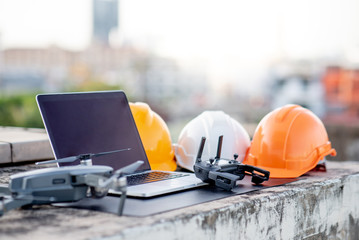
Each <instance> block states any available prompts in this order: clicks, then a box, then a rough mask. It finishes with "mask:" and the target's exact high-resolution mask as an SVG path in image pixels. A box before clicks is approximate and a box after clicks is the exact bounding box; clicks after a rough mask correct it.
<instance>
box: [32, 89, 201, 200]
mask: <svg viewBox="0 0 359 240" xmlns="http://www.w3.org/2000/svg"><path fill="white" fill-rule="evenodd" d="M36 100H37V103H38V107H39V110H40V113H41V116H42V120H43V122H44V125H45V128H46V131H47V134H48V136H49V139H50V143H51V147H52V150H53V152H54V155H55V158H56V159H59V158H64V157H69V156H77V155H79V154H85V153H100V152H107V151H114V150H119V149H126V148H130V150H128V151H121V152H116V153H113V154H108V155H104V156H100V157H97V158H94V159H92V161H93V164H94V165H107V166H110V167H112V168H113V169H114V170H117V169H119V168H122V167H124V166H127V165H129V164H131V163H134V162H136V161H137V160H142V161H144V164H143V165H142V166H141V167H140V168H139V169H138V170H137V171H136V172H135V173H134V174H131V175H129V176H127V180H128V184H129V186H128V189H127V195H128V196H133V197H144V198H146V197H153V196H157V195H162V194H166V193H171V192H176V191H181V190H185V189H190V188H195V187H199V186H203V185H206V184H205V183H203V182H202V181H201V180H200V179H198V178H197V177H196V176H195V175H194V174H193V173H181V172H165V171H154V170H151V166H150V164H149V161H148V159H147V156H146V152H145V150H144V147H143V144H142V142H141V138H140V135H139V133H138V130H137V127H136V124H135V121H134V119H133V116H132V113H131V110H130V107H129V104H128V100H127V98H126V95H125V93H124V92H123V91H120V90H119V91H101V92H82V93H56V94H39V95H37V96H36ZM78 164H80V162H79V161H75V162H73V163H61V164H60V165H59V166H67V165H78ZM149 175H150V176H149ZM153 175H156V176H158V175H160V176H161V178H160V179H157V180H155V181H154V180H153V179H152V178H153ZM149 178H151V181H153V182H148V179H149ZM136 179H140V180H136ZM141 179H142V180H141ZM143 179H144V180H143ZM146 179H147V181H146ZM110 193H112V194H120V193H116V192H115V191H110Z"/></svg>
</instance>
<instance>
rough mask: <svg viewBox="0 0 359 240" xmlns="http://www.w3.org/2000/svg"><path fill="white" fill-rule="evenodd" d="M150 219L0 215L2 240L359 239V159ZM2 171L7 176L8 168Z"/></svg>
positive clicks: (57, 212) (66, 213) (44, 210)
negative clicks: (24, 239)
mask: <svg viewBox="0 0 359 240" xmlns="http://www.w3.org/2000/svg"><path fill="white" fill-rule="evenodd" d="M328 165H329V170H328V173H327V174H321V173H318V174H316V175H313V176H304V177H301V179H300V180H299V181H297V182H293V183H289V184H287V185H284V186H280V187H273V188H267V189H263V190H260V191H256V192H252V193H248V194H244V195H237V196H233V197H229V198H225V199H221V200H218V201H213V202H208V203H204V204H199V205H195V206H191V207H187V208H183V209H179V210H174V211H171V212H166V213H162V214H157V215H153V216H149V217H143V218H137V217H118V216H116V215H113V214H108V213H101V212H95V211H88V210H78V209H71V208H56V207H52V206H36V207H34V208H33V209H31V210H14V211H11V212H8V213H7V214H6V215H4V216H3V217H2V218H0V239H18V238H27V239H35V238H36V239H131V240H132V239H145V240H146V239H156V240H157V239H158V240H160V239H359V204H358V203H357V202H358V198H359V163H357V162H342V163H338V162H330V163H328ZM25 169H26V168H25V167H22V168H21V169H20V170H19V168H15V167H12V168H7V169H0V170H2V172H1V175H0V176H1V177H0V180H2V182H3V181H6V180H7V179H8V176H9V175H10V174H11V172H13V171H23V170H25Z"/></svg>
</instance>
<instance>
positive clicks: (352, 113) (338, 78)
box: [322, 66, 359, 123]
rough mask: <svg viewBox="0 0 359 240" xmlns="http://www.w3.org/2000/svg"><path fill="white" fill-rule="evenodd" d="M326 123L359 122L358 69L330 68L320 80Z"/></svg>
mask: <svg viewBox="0 0 359 240" xmlns="http://www.w3.org/2000/svg"><path fill="white" fill-rule="evenodd" d="M322 84H323V86H324V89H325V100H326V103H327V114H326V118H327V120H328V121H334V122H342V123H350V122H357V121H358V120H359V69H355V68H353V69H349V68H343V67H339V66H330V67H328V68H327V69H326V71H325V74H324V76H323V78H322Z"/></svg>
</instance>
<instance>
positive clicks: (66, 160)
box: [35, 148, 131, 165]
mask: <svg viewBox="0 0 359 240" xmlns="http://www.w3.org/2000/svg"><path fill="white" fill-rule="evenodd" d="M128 150H131V148H124V149H120V150H115V151H110V152H101V153H86V154H80V155H78V156H71V157H65V158H60V159H56V160H50V161H43V162H37V163H35V164H36V165H41V164H47V163H69V162H74V161H76V160H88V159H91V158H94V157H100V156H103V155H107V154H112V153H116V152H122V151H128Z"/></svg>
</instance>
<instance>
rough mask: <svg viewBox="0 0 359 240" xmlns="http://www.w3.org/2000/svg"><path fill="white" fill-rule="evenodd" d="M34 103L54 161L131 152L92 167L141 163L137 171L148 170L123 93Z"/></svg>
mask: <svg viewBox="0 0 359 240" xmlns="http://www.w3.org/2000/svg"><path fill="white" fill-rule="evenodd" d="M37 102H38V105H39V108H40V112H41V115H42V118H43V121H44V124H45V127H46V130H47V133H48V135H49V138H50V142H51V145H52V148H53V151H54V154H55V157H56V158H57V159H59V158H64V157H69V156H77V155H79V154H85V153H100V152H107V151H114V150H119V149H125V148H131V150H129V151H122V152H117V153H113V154H108V155H104V156H101V157H96V158H93V159H92V161H93V164H94V165H107V166H111V167H112V168H113V169H114V170H116V169H119V168H121V167H124V166H126V165H128V164H130V163H133V162H135V161H137V160H143V161H144V164H143V165H142V166H141V167H140V168H139V170H150V165H149V162H148V160H147V157H146V153H145V150H144V148H143V145H142V142H141V139H140V136H139V133H138V131H137V128H136V124H135V122H134V119H133V117H132V113H131V110H130V107H129V105H128V101H127V98H126V95H125V94H124V92H122V91H108V92H107V91H105V92H84V93H62V94H40V95H38V96H37ZM77 164H79V160H77V161H75V162H74V163H66V164H65V163H61V166H65V165H77Z"/></svg>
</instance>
